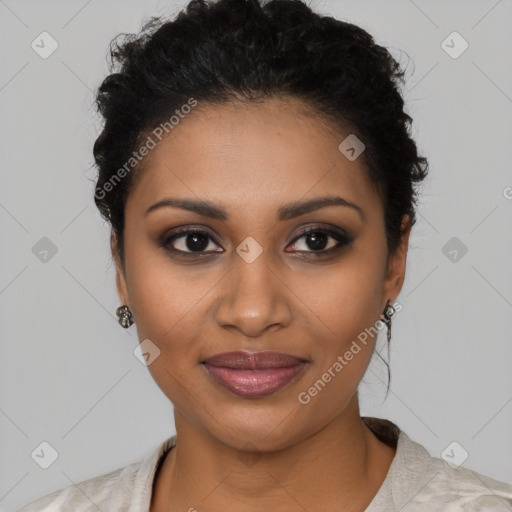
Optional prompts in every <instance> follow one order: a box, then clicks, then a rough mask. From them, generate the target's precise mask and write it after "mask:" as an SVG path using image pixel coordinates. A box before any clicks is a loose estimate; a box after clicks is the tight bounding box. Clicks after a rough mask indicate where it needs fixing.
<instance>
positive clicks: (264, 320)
mask: <svg viewBox="0 0 512 512" xmlns="http://www.w3.org/2000/svg"><path fill="white" fill-rule="evenodd" d="M272 262H273V258H272V253H271V251H270V250H268V249H267V250H266V249H265V248H264V247H262V246H261V245H260V244H259V243H257V242H256V241H255V240H254V239H251V237H248V239H245V240H244V241H243V242H242V243H240V244H239V246H238V247H237V248H236V254H234V258H233V268H232V270H231V272H230V277H229V279H228V283H229V284H228V285H227V288H225V290H224V293H223V297H222V302H221V305H220V307H219V308H218V309H217V321H218V323H219V324H220V325H221V326H222V325H223V326H226V325H232V326H235V327H237V328H239V329H240V330H241V331H244V333H245V334H246V335H248V336H257V335H258V334H259V333H260V332H261V331H263V330H264V329H266V328H267V327H268V326H270V325H273V324H283V325H285V324H287V323H288V321H289V316H290V311H289V305H288V304H287V300H286V296H287V294H286V291H285V290H283V289H282V288H281V286H280V285H279V283H280V281H279V279H278V277H276V275H277V272H278V270H277V269H276V268H275V265H273V263H272Z"/></svg>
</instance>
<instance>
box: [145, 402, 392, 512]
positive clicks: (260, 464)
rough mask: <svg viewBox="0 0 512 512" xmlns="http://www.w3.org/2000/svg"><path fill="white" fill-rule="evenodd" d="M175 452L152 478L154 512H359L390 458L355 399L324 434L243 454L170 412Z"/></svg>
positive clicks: (318, 433)
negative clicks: (229, 510)
mask: <svg viewBox="0 0 512 512" xmlns="http://www.w3.org/2000/svg"><path fill="white" fill-rule="evenodd" d="M175 422H176V432H177V444H176V446H175V447H174V448H173V449H172V450H171V451H170V452H169V453H168V455H167V457H166V458H165V460H164V462H163V464H162V465H161V468H160V469H159V472H158V474H157V476H156V477H155V486H154V493H153V499H152V506H151V511H152V512H160V511H161V510H162V511H163V510H189V509H190V510H194V508H195V509H197V510H198V511H199V512H200V511H201V509H203V510H209V511H217V510H219V511H221V510H223V511H224V510H226V503H230V504H232V505H233V506H232V507H231V508H233V509H236V510H237V511H240V512H249V511H251V512H253V511H256V510H262V509H267V508H269V509H275V510H280V511H284V512H287V511H298V510H325V511H330V510H333V511H334V510H339V507H340V503H342V504H343V509H344V510H346V511H353V512H356V511H363V510H365V508H366V507H367V506H368V504H369V503H370V502H371V500H372V499H373V497H374V496H375V494H376V493H377V491H378V489H379V487H380V486H381V485H382V482H383V480H384V478H385V476H386V473H387V471H388V469H389V465H390V464H391V461H392V459H393V457H394V454H395V450H394V449H392V448H390V447H388V446H387V445H385V444H384V443H382V442H381V441H379V440H378V439H377V437H375V435H374V434H373V433H372V432H371V431H370V429H369V428H368V427H367V426H366V425H365V424H364V422H363V421H362V420H361V418H360V415H359V406H358V402H357V394H356V395H354V400H352V401H351V402H350V404H349V406H348V407H347V408H346V409H345V410H344V411H343V413H342V414H340V415H339V416H338V417H336V418H335V419H334V420H333V421H331V423H329V424H328V425H327V426H325V427H324V428H323V429H322V430H320V431H318V432H315V433H314V434H312V435H310V436H307V437H305V438H303V439H302V440H300V441H299V442H297V443H295V444H293V445H292V446H290V447H288V448H285V449H282V450H279V451H272V452H256V453H252V454H251V453H249V452H244V451H241V450H237V449H236V448H233V447H231V446H228V445H226V444H224V443H222V442H220V441H219V440H217V439H216V438H215V437H213V436H211V435H210V434H208V433H207V432H205V431H204V430H200V429H198V428H196V426H194V425H193V424H191V423H189V422H188V421H187V419H186V418H185V417H184V416H183V415H181V414H180V413H179V412H178V411H175Z"/></svg>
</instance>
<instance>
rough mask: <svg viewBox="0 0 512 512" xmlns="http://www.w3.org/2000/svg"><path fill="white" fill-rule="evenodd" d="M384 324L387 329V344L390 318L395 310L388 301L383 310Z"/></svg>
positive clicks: (389, 338)
mask: <svg viewBox="0 0 512 512" xmlns="http://www.w3.org/2000/svg"><path fill="white" fill-rule="evenodd" d="M383 314H384V322H385V323H386V325H387V327H388V343H389V342H390V341H391V318H392V317H393V316H394V315H395V308H394V307H393V306H392V305H391V304H390V303H389V300H388V301H387V302H386V307H385V308H384V313H383Z"/></svg>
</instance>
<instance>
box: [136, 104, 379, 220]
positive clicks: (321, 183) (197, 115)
mask: <svg viewBox="0 0 512 512" xmlns="http://www.w3.org/2000/svg"><path fill="white" fill-rule="evenodd" d="M350 133H351V132H350V130H342V129H341V128H338V129H335V128H333V127H332V126H329V125H328V124H327V123H326V122H324V121H323V120H322V118H319V117H317V116H316V115H315V113H314V111H312V110H311V109H308V108H307V105H305V104H304V103H303V102H301V101H300V100H295V99H271V100H266V101H265V102H260V103H248V104H242V103H230V104H226V105H221V106H213V105H208V106H206V105H204V106H201V103H198V106H197V107H196V108H195V109H194V111H193V112H192V113H190V114H189V115H188V116H184V118H183V119H181V120H180V122H179V124H178V125H175V126H174V128H173V129H172V130H171V131H170V133H169V134H168V135H166V136H165V137H164V138H163V139H162V140H161V141H160V142H158V144H157V145H156V147H155V148H154V149H152V150H151V152H150V153H149V155H148V156H147V157H146V158H145V161H144V169H143V171H142V174H141V176H140V179H139V180H138V181H137V183H136V185H135V187H134V188H133V190H132V191H131V193H130V196H129V198H128V204H127V208H132V209H133V208H135V209H136V210H145V209H146V208H147V207H149V206H150V205H151V204H153V203H154V202H156V201H158V200H160V199H163V198H165V196H166V195H171V196H173V197H176V196H179V197H187V198H196V199H210V200H212V201H215V202H217V203H222V204H224V205H225V206H226V209H227V210H228V211H233V212H234V213H235V211H236V213H240V214H242V213H243V212H242V210H241V208H240V206H244V209H243V210H244V211H245V210H247V211H249V210H250V209H251V208H257V209H258V210H259V211H261V212H264V211H267V210H268V209H272V210H273V211H275V209H276V205H279V204H281V203H285V202H289V201H292V200H298V199H303V198H304V199H308V198H312V197H318V196H320V195H326V194H329V195H341V196H343V197H344V198H346V199H348V200H351V201H353V202H355V203H358V204H365V203H366V204H367V205H371V204H372V203H375V199H378V196H377V195H376V190H375V187H374V186H373V184H372V183H371V182H370V180H369V177H368V171H367V169H366V166H365V165H364V162H363V159H362V158H361V157H360V158H357V159H356V160H354V161H350V160H349V159H347V158H346V156H345V155H344V154H342V153H341V152H340V150H339V149H338V146H339V144H340V143H341V142H342V141H343V140H344V139H345V138H346V137H347V136H348V135H350Z"/></svg>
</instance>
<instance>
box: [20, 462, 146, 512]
mask: <svg viewBox="0 0 512 512" xmlns="http://www.w3.org/2000/svg"><path fill="white" fill-rule="evenodd" d="M139 464H140V463H133V464H130V465H129V466H126V467H124V468H119V469H117V470H115V471H111V472H109V473H105V474H102V475H99V476H96V477H94V478H90V479H88V480H84V481H82V482H80V483H78V484H76V485H74V484H73V485H69V486H67V487H64V488H63V489H60V490H58V491H55V492H52V493H50V494H46V495H45V496H42V497H40V498H38V499H36V500H34V501H31V502H30V503H28V504H27V505H25V506H24V507H23V508H21V509H19V510H18V512H36V511H37V512H57V511H65V510H75V511H78V510H80V511H83V512H86V511H89V510H91V511H92V510H95V511H97V510H98V507H99V508H100V509H102V507H105V506H108V505H110V504H111V503H110V502H111V498H112V497H113V494H114V491H115V490H119V488H120V487H124V488H125V489H126V491H127V492H130V491H131V486H130V483H133V476H134V475H135V474H136V472H137V467H138V466H139ZM105 510H108V509H106V508H105Z"/></svg>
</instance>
